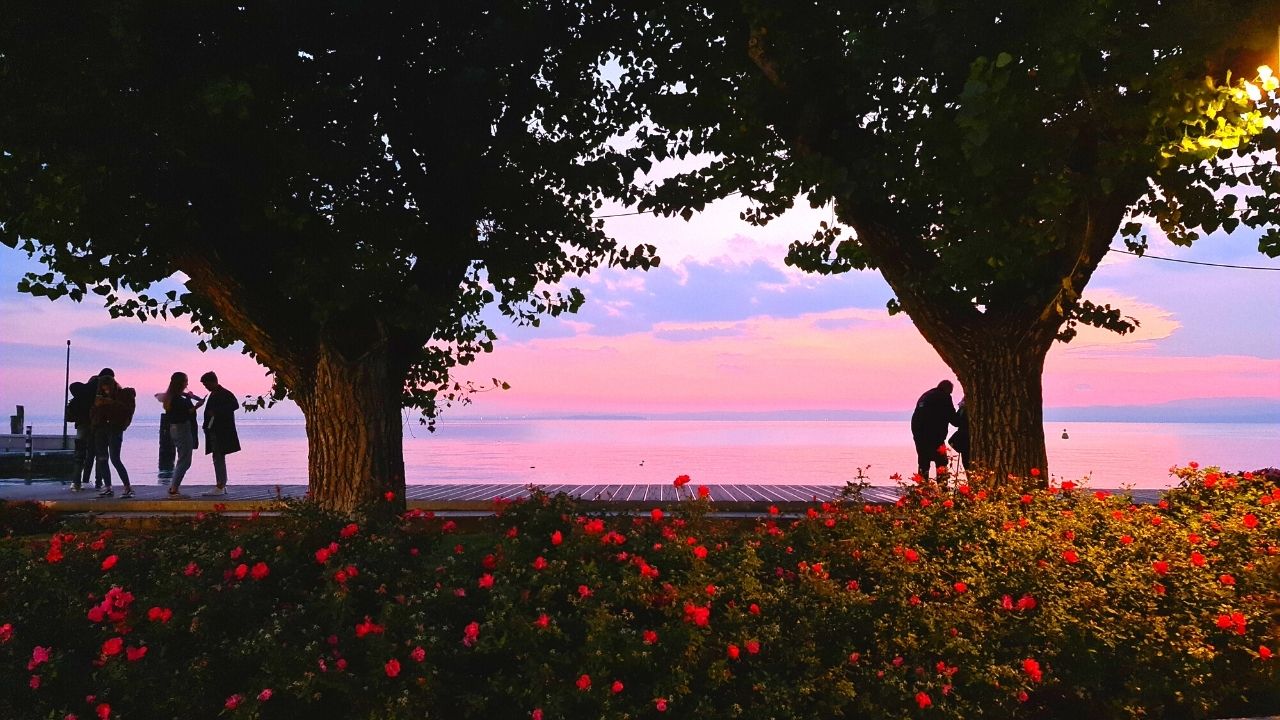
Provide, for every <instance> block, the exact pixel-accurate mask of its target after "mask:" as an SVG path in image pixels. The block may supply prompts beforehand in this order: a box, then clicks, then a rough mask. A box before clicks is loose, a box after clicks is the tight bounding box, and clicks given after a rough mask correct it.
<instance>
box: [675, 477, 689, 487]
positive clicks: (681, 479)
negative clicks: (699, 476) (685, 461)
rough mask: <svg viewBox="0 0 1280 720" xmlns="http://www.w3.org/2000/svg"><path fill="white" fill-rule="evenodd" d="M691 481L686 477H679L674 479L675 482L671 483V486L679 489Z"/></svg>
mask: <svg viewBox="0 0 1280 720" xmlns="http://www.w3.org/2000/svg"><path fill="white" fill-rule="evenodd" d="M691 479H692V478H690V477H689V476H688V475H681V476H679V477H677V478H676V479H675V481H674V482H672V483H671V484H672V485H675V486H676V487H678V488H680V487H684V486H685V485H688V484H689V481H690V480H691Z"/></svg>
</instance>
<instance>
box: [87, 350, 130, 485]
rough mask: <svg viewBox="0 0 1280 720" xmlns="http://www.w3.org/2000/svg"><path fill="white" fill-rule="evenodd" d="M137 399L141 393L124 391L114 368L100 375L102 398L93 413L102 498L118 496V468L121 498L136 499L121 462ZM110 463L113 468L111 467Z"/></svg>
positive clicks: (100, 395) (98, 396)
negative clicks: (114, 477) (115, 479)
mask: <svg viewBox="0 0 1280 720" xmlns="http://www.w3.org/2000/svg"><path fill="white" fill-rule="evenodd" d="M137 397H138V393H137V392H136V391H135V390H134V389H133V388H122V387H120V385H119V383H117V382H116V374H115V372H114V371H113V370H112V369H111V368H103V369H102V370H101V371H100V372H99V373H98V395H97V397H96V398H95V399H94V401H93V408H92V410H90V413H89V414H90V419H91V425H92V427H93V443H94V449H95V453H94V455H95V457H96V461H95V462H96V463H97V466H98V473H97V480H98V482H100V483H102V485H103V490H102V492H101V493H99V494H98V497H111V496H113V495H115V491H114V490H112V488H111V466H114V467H115V469H116V474H117V475H119V476H120V483H121V484H122V485H123V486H124V493H123V494H121V496H120V497H122V498H131V497H133V487H132V486H131V485H130V484H129V472H128V471H127V470H125V467H124V463H123V462H121V461H120V446H121V444H122V443H123V442H124V431H125V430H126V429H127V428H128V427H129V423H131V422H133V411H134V408H135V407H137ZM108 460H109V461H110V463H111V464H110V465H108V464H107V463H108Z"/></svg>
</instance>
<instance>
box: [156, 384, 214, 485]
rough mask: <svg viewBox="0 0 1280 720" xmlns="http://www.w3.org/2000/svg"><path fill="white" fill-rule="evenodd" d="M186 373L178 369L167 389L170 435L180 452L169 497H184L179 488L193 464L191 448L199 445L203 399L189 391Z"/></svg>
mask: <svg viewBox="0 0 1280 720" xmlns="http://www.w3.org/2000/svg"><path fill="white" fill-rule="evenodd" d="M187 382H188V381H187V374H186V373H184V372H176V373H174V374H173V375H172V376H171V377H170V378H169V388H168V389H167V390H165V392H164V399H163V400H162V401H161V402H163V403H164V413H165V419H166V420H167V421H168V423H169V438H170V439H172V440H173V447H174V448H175V449H176V450H177V451H178V462H177V463H176V464H175V465H174V468H173V482H172V483H170V485H169V497H170V498H171V499H172V498H178V497H182V495H181V494H180V492H179V488H180V486H181V485H182V478H183V477H184V476H186V474H187V470H188V469H189V468H190V467H191V451H192V450H194V449H195V447H196V441H195V438H196V435H195V422H196V410H197V409H198V408H199V407H200V406H201V405H203V404H204V399H203V398H199V397H196V396H195V395H192V394H191V393H189V392H187Z"/></svg>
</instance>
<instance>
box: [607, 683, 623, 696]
mask: <svg viewBox="0 0 1280 720" xmlns="http://www.w3.org/2000/svg"><path fill="white" fill-rule="evenodd" d="M622 688H623V685H622V681H621V680H614V681H613V684H612V685H610V686H609V690H611V691H612V692H613V694H614V695H617V694H618V693H620V692H622Z"/></svg>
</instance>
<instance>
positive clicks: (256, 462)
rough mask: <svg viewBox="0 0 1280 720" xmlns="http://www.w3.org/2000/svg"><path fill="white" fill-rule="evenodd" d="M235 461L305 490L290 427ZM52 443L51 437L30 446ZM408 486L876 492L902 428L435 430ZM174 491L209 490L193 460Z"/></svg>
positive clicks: (1113, 454)
mask: <svg viewBox="0 0 1280 720" xmlns="http://www.w3.org/2000/svg"><path fill="white" fill-rule="evenodd" d="M239 427H240V436H241V441H242V445H243V446H244V450H243V451H242V452H240V453H238V454H236V455H233V456H231V457H230V458H228V463H227V465H228V469H229V471H230V475H231V482H232V484H235V483H241V484H273V483H284V484H292V483H305V482H306V472H307V459H306V458H307V455H306V453H307V448H306V434H305V431H304V429H303V426H302V423H301V421H293V420H288V421H284V420H268V419H263V420H257V419H254V420H247V419H246V420H243V421H241V422H240V425H239ZM1066 427H1067V429H1068V430H1069V432H1070V435H1071V437H1070V439H1069V440H1063V439H1061V433H1062V430H1063V424H1062V423H1057V424H1054V425H1052V426H1047V427H1046V437H1047V441H1048V446H1049V463H1050V467H1051V468H1052V470H1053V475H1055V476H1057V477H1061V478H1067V479H1072V480H1079V479H1081V478H1084V477H1086V476H1092V484H1093V485H1094V486H1095V487H1117V486H1120V485H1133V486H1134V487H1163V486H1168V485H1171V484H1173V481H1172V480H1171V478H1170V477H1169V473H1168V471H1169V467H1170V466H1171V465H1173V464H1175V463H1176V464H1179V465H1183V464H1186V463H1187V462H1188V461H1191V460H1195V461H1198V462H1200V463H1201V464H1202V465H1211V464H1212V465H1220V466H1222V467H1223V468H1225V469H1228V470H1246V469H1256V468H1261V467H1268V466H1280V424H1239V425H1233V424H1189V423H1182V424H1178V423H1169V424H1138V423H1082V422H1077V423H1069V424H1067V426H1066ZM51 431H54V432H61V427H60V425H59V426H58V428H57V429H56V430H54V429H53V428H46V427H40V428H37V429H36V432H37V433H39V432H51ZM157 437H158V427H157V425H156V424H155V423H151V424H147V423H143V422H135V423H134V425H133V426H131V427H130V429H129V431H128V432H127V433H126V434H125V442H124V449H123V455H124V460H125V466H126V467H127V468H128V469H129V471H130V475H131V476H132V478H133V479H134V481H135V482H149V481H152V480H153V479H154V477H155V468H156V454H157V442H158V441H157ZM404 451H405V470H406V475H407V479H408V482H409V483H410V484H431V483H470V482H498V483H520V484H525V483H537V484H544V485H552V484H557V483H599V482H613V483H650V482H652V483H666V482H670V481H671V480H672V479H673V478H675V476H676V475H680V474H688V475H690V476H692V477H693V480H694V481H695V482H697V483H702V484H710V483H744V482H750V483H805V484H833V485H840V484H843V483H844V482H845V481H847V480H851V479H854V477H855V476H856V475H858V473H859V470H861V472H862V473H863V475H864V476H865V477H867V478H868V479H869V480H870V481H871V482H873V483H875V484H891V483H890V481H889V476H890V475H892V474H893V473H895V472H901V473H904V474H907V473H910V472H913V471H914V466H915V452H914V450H913V449H912V445H911V437H910V430H909V428H908V424H907V423H906V421H887V422H881V421H706V420H511V421H492V420H489V421H461V420H452V421H450V420H447V419H446V421H445V422H443V423H442V424H441V426H440V429H439V430H438V431H437V432H436V433H435V434H434V435H433V434H431V433H428V432H426V430H425V429H424V428H421V427H419V426H417V425H416V424H415V425H414V426H413V427H406V430H405V443H404ZM196 452H197V457H196V459H195V463H194V465H193V466H192V469H191V471H190V472H189V473H188V475H187V481H188V482H190V483H196V484H212V482H213V469H212V467H211V466H210V463H209V459H208V457H207V456H205V455H204V454H203V448H201V449H200V450H197V451H196Z"/></svg>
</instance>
